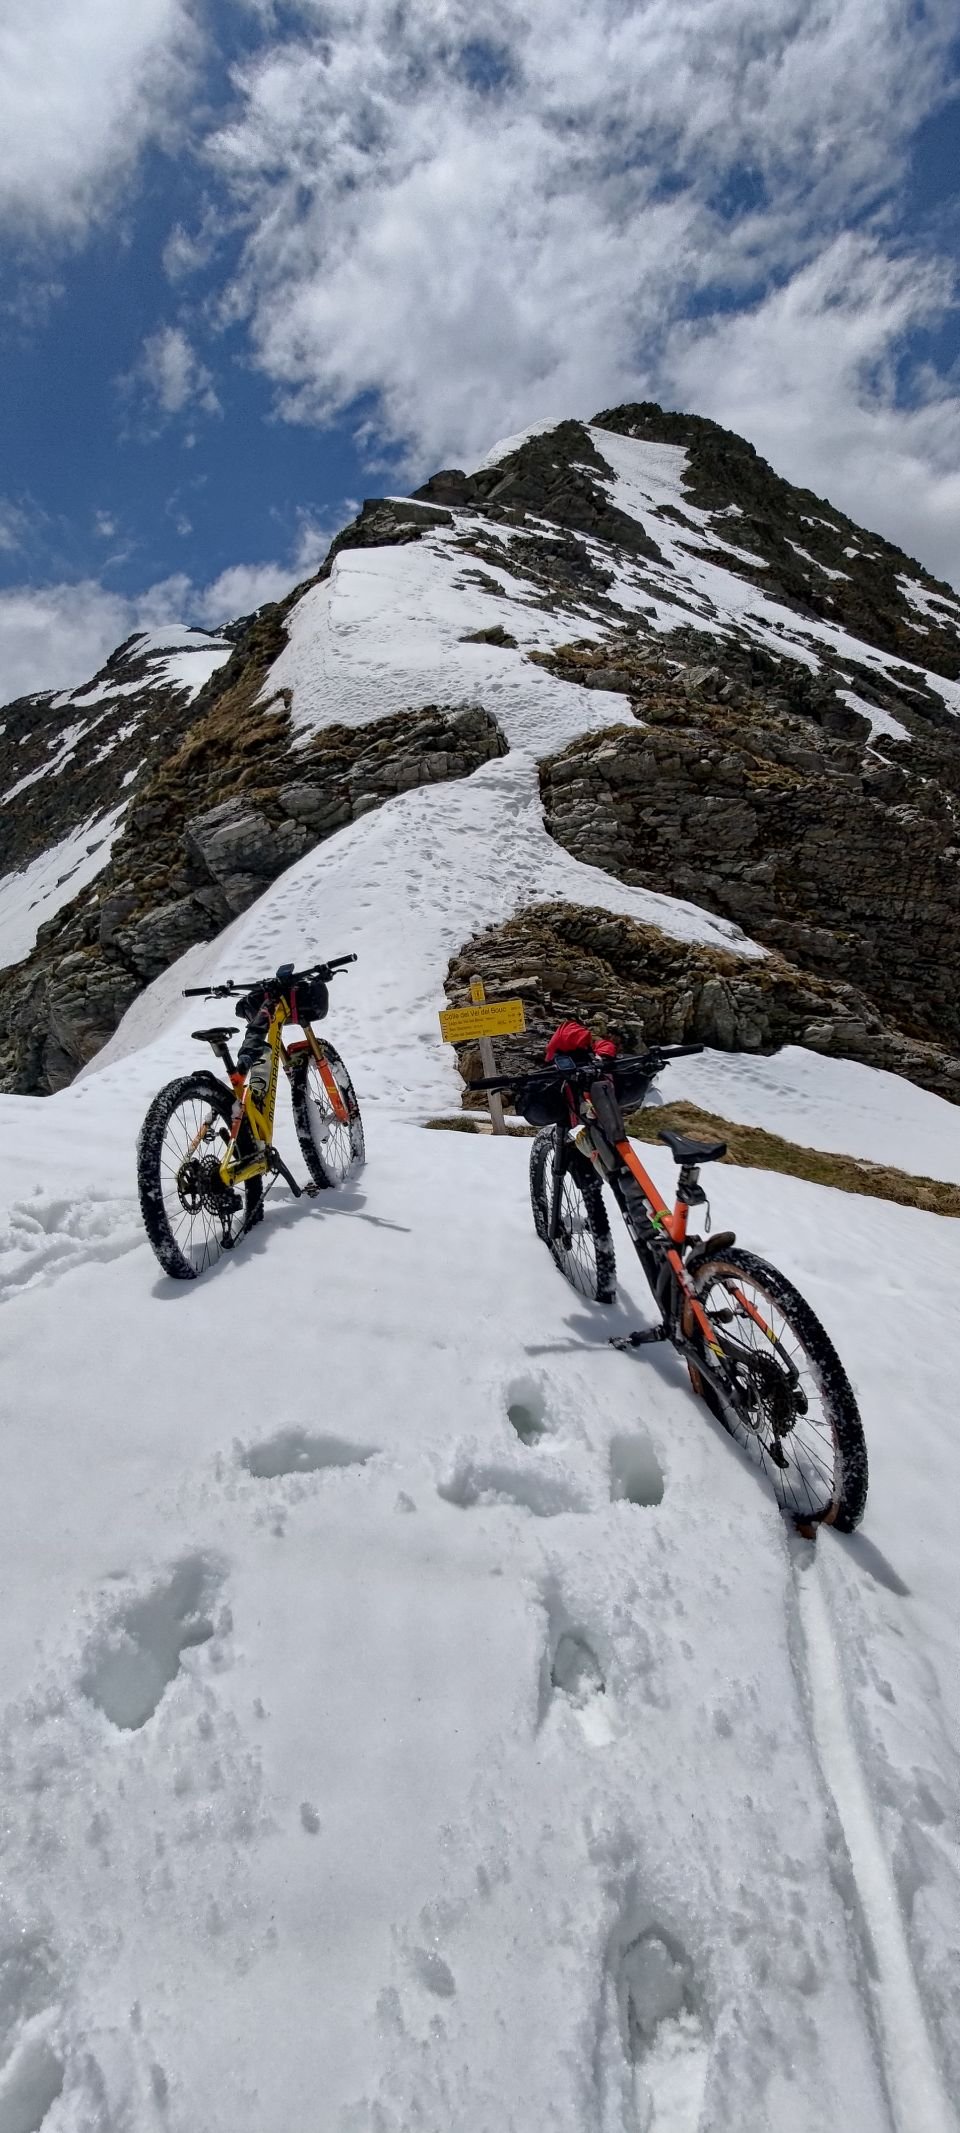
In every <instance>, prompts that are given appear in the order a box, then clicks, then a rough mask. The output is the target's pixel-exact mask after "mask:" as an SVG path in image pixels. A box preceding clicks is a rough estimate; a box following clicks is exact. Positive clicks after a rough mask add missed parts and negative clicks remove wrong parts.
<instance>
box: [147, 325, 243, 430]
mask: <svg viewBox="0 0 960 2133" xmlns="http://www.w3.org/2000/svg"><path fill="white" fill-rule="evenodd" d="M124 384H125V386H127V387H129V388H131V389H133V390H137V389H139V391H140V393H141V394H142V395H143V397H144V399H145V401H146V402H147V403H148V404H150V405H151V406H152V407H153V408H154V409H155V410H156V411H157V412H158V413H159V414H161V415H164V416H168V417H169V416H171V415H182V414H183V413H184V412H185V411H186V409H188V408H189V409H191V410H192V411H198V412H199V413H201V414H204V415H219V414H222V412H223V410H222V408H221V406H220V402H219V400H218V398H217V395H216V392H215V390H214V384H213V378H212V376H211V374H210V372H209V370H208V369H207V367H206V364H204V363H201V361H200V359H199V357H198V356H197V354H196V353H195V351H194V349H193V348H192V347H191V345H190V342H189V340H188V338H187V335H186V334H185V332H184V330H183V327H182V326H160V327H158V329H157V331H156V333H151V334H149V335H148V337H147V339H146V340H145V341H144V344H143V347H142V349H141V352H140V360H139V362H138V363H137V365H136V367H135V369H134V370H133V371H131V373H130V376H129V377H128V378H126V379H125V380H124Z"/></svg>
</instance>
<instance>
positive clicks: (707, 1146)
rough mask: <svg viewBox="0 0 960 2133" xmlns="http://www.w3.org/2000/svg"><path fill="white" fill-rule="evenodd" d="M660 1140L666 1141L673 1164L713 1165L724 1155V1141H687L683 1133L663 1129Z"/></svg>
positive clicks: (725, 1149) (725, 1147)
mask: <svg viewBox="0 0 960 2133" xmlns="http://www.w3.org/2000/svg"><path fill="white" fill-rule="evenodd" d="M660 1139H661V1140H662V1141H666V1144H667V1147H668V1148H669V1150H670V1153H671V1155H672V1157H673V1160H674V1162H675V1163H715V1162H716V1161H717V1160H718V1158H719V1157H720V1156H721V1155H726V1152H727V1144H726V1141H689V1140H688V1139H687V1137H686V1134H684V1133H673V1132H670V1131H669V1129H664V1131H663V1132H661V1134H660Z"/></svg>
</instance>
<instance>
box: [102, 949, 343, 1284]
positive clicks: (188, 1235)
mask: <svg viewBox="0 0 960 2133" xmlns="http://www.w3.org/2000/svg"><path fill="white" fill-rule="evenodd" d="M356 960H357V959H356V956H355V955H340V956H334V957H333V958H332V960H331V961H330V962H328V963H314V964H312V965H311V967H310V969H309V970H294V967H293V964H292V963H283V964H281V966H280V968H279V970H278V971H277V972H276V974H275V976H274V977H272V978H258V979H256V980H255V981H254V982H253V983H252V984H246V985H245V984H242V983H241V982H240V981H236V982H234V981H231V982H230V983H228V984H226V985H192V986H190V987H188V988H187V990H186V991H185V993H184V998H185V999H208V1000H222V999H225V998H227V997H228V996H229V995H230V994H235V993H243V995H244V997H243V998H242V999H240V1000H238V1001H237V1009H236V1011H237V1013H238V1014H242V1015H243V1016H244V1017H245V1018H246V1019H247V1020H250V1019H252V1017H253V1016H254V1015H255V1014H257V1015H260V1016H261V1017H262V1019H263V1024H264V1042H265V1044H266V1046H267V1047H268V1048H269V1069H268V1074H267V1079H266V1082H265V1085H264V1087H263V1090H262V1093H260V1092H256V1093H255V1092H254V1090H253V1089H252V1088H251V1086H250V1080H249V1078H248V1076H247V1075H246V1074H243V1073H241V1072H240V1071H239V1070H238V1068H237V1065H236V1063H235V1061H234V1059H233V1057H232V1055H231V1051H230V1038H231V1037H232V1036H233V1035H234V1034H235V1029H234V1026H233V1025H223V1026H221V1025H218V1026H217V1027H216V1028H213V1029H195V1030H194V1031H193V1035H194V1037H196V1038H198V1039H199V1040H200V1042H201V1043H203V1044H209V1045H210V1046H211V1047H212V1049H213V1051H214V1052H215V1053H216V1055H217V1057H218V1058H219V1059H220V1061H221V1062H222V1065H223V1067H224V1070H225V1072H226V1075H227V1079H228V1082H229V1086H228V1085H227V1082H223V1081H220V1080H218V1078H217V1076H216V1075H215V1074H209V1073H203V1072H201V1073H199V1074H187V1075H185V1076H183V1077H182V1078H181V1079H180V1080H178V1081H171V1082H169V1083H168V1084H167V1087H166V1088H165V1089H161V1090H160V1093H159V1095H158V1096H155V1097H154V1100H153V1103H152V1104H151V1106H150V1109H149V1111H148V1112H147V1115H146V1118H145V1119H144V1122H143V1126H142V1128H141V1131H140V1136H139V1140H138V1142H137V1182H138V1185H139V1191H140V1211H141V1213H142V1215H143V1221H144V1227H145V1229H146V1232H147V1236H148V1237H149V1239H150V1242H151V1244H152V1246H153V1249H154V1251H155V1252H156V1255H157V1258H158V1259H159V1261H160V1264H161V1266H162V1267H163V1270H164V1272H165V1273H166V1274H170V1275H172V1277H173V1279H174V1280H175V1281H194V1280H196V1277H197V1275H198V1274H202V1273H204V1272H205V1271H206V1269H207V1267H210V1266H212V1265H213V1264H214V1263H215V1261H216V1260H217V1259H219V1257H220V1255H221V1253H222V1252H225V1251H231V1250H232V1249H233V1248H234V1246H235V1245H237V1244H239V1242H240V1239H241V1238H242V1237H244V1236H245V1235H246V1233H247V1231H248V1230H249V1229H252V1228H253V1225H254V1223H256V1222H259V1221H260V1220H261V1219H262V1215H263V1201H264V1184H263V1181H264V1178H265V1177H266V1178H269V1179H270V1181H271V1183H272V1182H273V1181H274V1180H275V1179H276V1178H283V1179H284V1180H285V1182H286V1183H287V1185H289V1187H290V1190H291V1192H292V1193H293V1194H294V1195H295V1197H296V1198H298V1199H299V1198H300V1197H301V1195H302V1194H303V1193H304V1192H306V1193H310V1194H313V1193H317V1192H321V1191H323V1190H324V1189H325V1188H329V1187H333V1186H337V1185H342V1184H344V1183H345V1181H346V1179H347V1178H349V1177H352V1176H354V1175H355V1174H356V1172H357V1171H358V1170H359V1169H360V1168H361V1166H362V1164H363V1159H364V1145H363V1126H362V1123H361V1119H360V1107H359V1105H358V1103H357V1098H356V1094H355V1091H354V1087H353V1083H352V1081H351V1079H350V1076H349V1074H348V1072H347V1069H346V1067H345V1066H344V1063H343V1060H342V1059H341V1058H340V1055H339V1053H338V1052H336V1051H334V1048H333V1046H332V1044H325V1043H324V1042H323V1041H322V1039H321V1038H319V1037H317V1036H316V1035H315V1033H314V1030H313V1028H312V1026H311V1025H312V1024H313V1023H314V1022H321V1021H322V1020H323V1019H324V1017H325V1015H326V1013H327V1009H328V1006H329V993H328V986H329V983H330V980H331V978H333V977H335V976H336V973H337V972H338V971H339V970H343V969H344V968H345V967H346V966H347V964H348V963H355V962H356ZM290 1023H294V1024H298V1025H299V1027H300V1029H301V1030H302V1032H303V1035H302V1037H301V1038H299V1039H298V1040H297V1042H296V1043H293V1044H291V1043H288V1042H286V1041H285V1040H284V1037H283V1031H284V1030H285V1028H286V1027H287V1025H288V1024H290ZM281 1066H282V1067H283V1070H284V1073H285V1074H286V1076H287V1079H288V1081H289V1083H290V1095H291V1101H292V1105H293V1121H294V1125H295V1127H296V1132H297V1139H298V1141H299V1143H300V1147H301V1150H302V1152H303V1157H304V1161H305V1163H306V1165H307V1169H308V1171H309V1173H310V1182H309V1184H307V1185H305V1186H304V1185H298V1183H297V1181H296V1179H295V1178H294V1177H293V1176H292V1175H291V1172H290V1171H289V1170H288V1168H287V1165H286V1163H285V1162H284V1160H283V1157H282V1156H281V1155H280V1153H279V1151H278V1149H276V1148H275V1147H274V1145H273V1122H274V1113H275V1109H276V1100H277V1084H278V1078H279V1073H280V1068H281ZM267 1189H268V1190H269V1186H268V1188H267Z"/></svg>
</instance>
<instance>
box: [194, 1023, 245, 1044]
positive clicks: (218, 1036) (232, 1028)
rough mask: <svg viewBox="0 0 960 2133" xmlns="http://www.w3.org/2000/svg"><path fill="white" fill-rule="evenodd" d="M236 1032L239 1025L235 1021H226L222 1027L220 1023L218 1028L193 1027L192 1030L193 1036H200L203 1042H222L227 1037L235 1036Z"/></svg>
mask: <svg viewBox="0 0 960 2133" xmlns="http://www.w3.org/2000/svg"><path fill="white" fill-rule="evenodd" d="M236 1034H237V1025H236V1023H235V1022H225V1023H224V1024H223V1027H222V1028H221V1027H220V1026H219V1025H218V1027H217V1028H216V1029H192V1030H191V1031H190V1035H191V1037H197V1038H199V1040H200V1043H201V1044H222V1043H224V1041H225V1040H226V1038H227V1037H235V1036H236Z"/></svg>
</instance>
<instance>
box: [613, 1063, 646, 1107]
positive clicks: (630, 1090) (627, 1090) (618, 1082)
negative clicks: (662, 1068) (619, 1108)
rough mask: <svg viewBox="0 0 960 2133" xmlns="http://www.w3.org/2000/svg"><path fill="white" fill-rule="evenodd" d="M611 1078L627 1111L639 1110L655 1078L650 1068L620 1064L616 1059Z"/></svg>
mask: <svg viewBox="0 0 960 2133" xmlns="http://www.w3.org/2000/svg"><path fill="white" fill-rule="evenodd" d="M610 1078H611V1080H612V1082H613V1086H614V1088H615V1089H616V1092H617V1096H618V1098H619V1100H620V1103H621V1104H622V1105H623V1108H624V1110H625V1111H637V1110H639V1108H640V1105H641V1104H642V1102H643V1099H644V1097H645V1095H646V1093H647V1090H648V1089H649V1088H650V1087H651V1085H652V1083H653V1080H654V1076H653V1075H652V1074H651V1073H650V1071H649V1069H648V1068H644V1067H640V1066H638V1065H634V1066H629V1067H628V1066H620V1065H618V1064H617V1062H616V1061H614V1063H613V1065H612V1066H611V1068H610Z"/></svg>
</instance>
